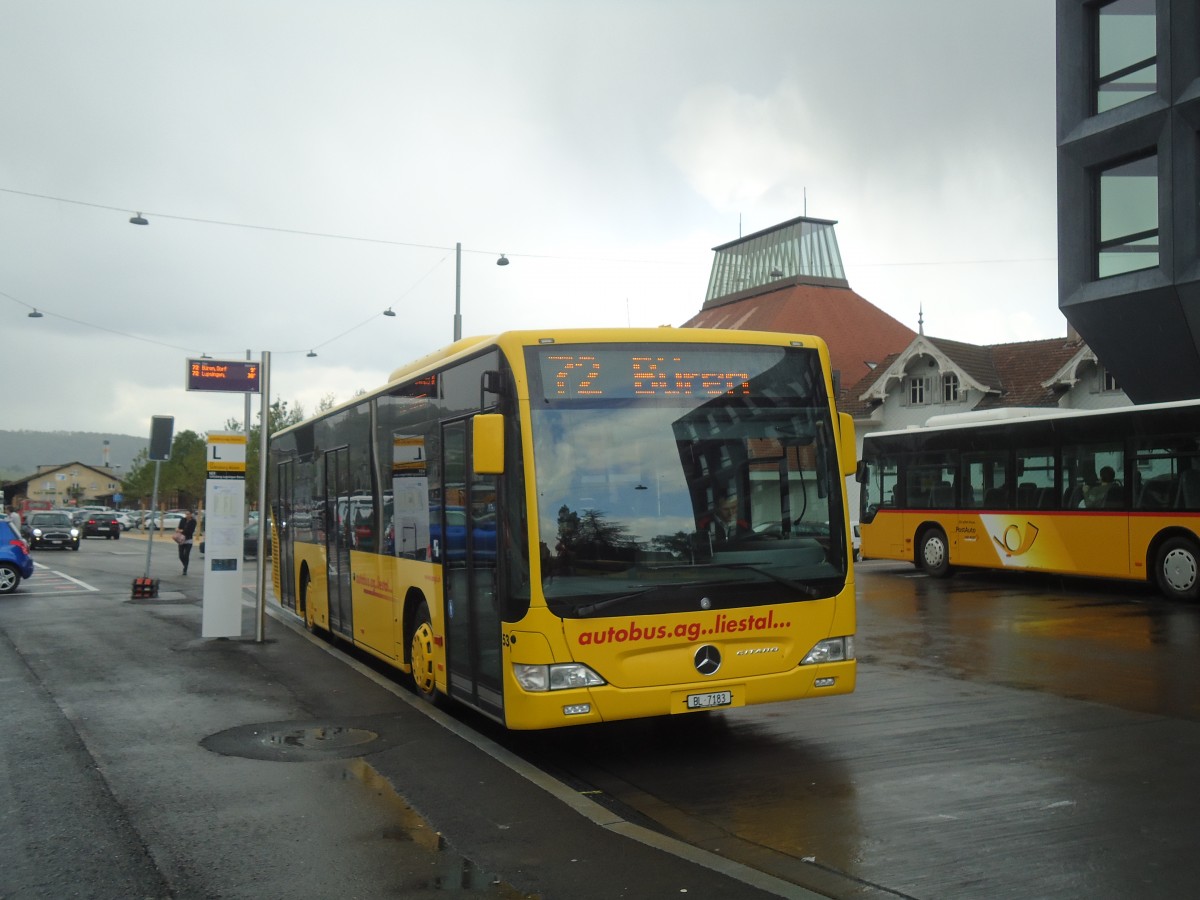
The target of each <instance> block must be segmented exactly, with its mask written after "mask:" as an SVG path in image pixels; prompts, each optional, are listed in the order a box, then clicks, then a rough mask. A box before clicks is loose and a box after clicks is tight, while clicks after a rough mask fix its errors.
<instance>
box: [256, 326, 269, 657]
mask: <svg viewBox="0 0 1200 900" xmlns="http://www.w3.org/2000/svg"><path fill="white" fill-rule="evenodd" d="M259 377H260V378H261V379H262V380H261V382H260V383H259V391H260V392H261V393H260V394H259V398H258V404H259V423H258V583H257V584H256V585H255V594H256V599H255V612H256V614H257V615H256V620H257V625H256V627H255V631H254V640H255V642H256V643H259V644H261V643H262V642H263V641H264V640H265V639H266V619H267V571H266V569H267V567H266V554H265V553H264V550H265V549H266V546H265V545H266V541H265V540H264V538H265V537H269V536H270V534H269V532H267V531H266V521H267V440H268V439H269V438H270V431H271V352H270V351H269V350H264V351H263V352H262V362H261V363H260V364H259Z"/></svg>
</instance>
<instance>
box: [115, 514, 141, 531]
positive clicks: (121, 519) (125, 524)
mask: <svg viewBox="0 0 1200 900" xmlns="http://www.w3.org/2000/svg"><path fill="white" fill-rule="evenodd" d="M116 516H117V523H118V524H119V525H120V526H121V530H122V531H128V530H129V529H130V528H136V527H137V522H136V521H135V520H134V518H133V516H131V515H130V514H129V513H127V512H117V513H116Z"/></svg>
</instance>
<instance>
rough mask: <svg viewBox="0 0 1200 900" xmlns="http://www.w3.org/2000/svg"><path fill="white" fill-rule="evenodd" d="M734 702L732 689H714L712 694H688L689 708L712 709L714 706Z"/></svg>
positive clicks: (727, 704)
mask: <svg viewBox="0 0 1200 900" xmlns="http://www.w3.org/2000/svg"><path fill="white" fill-rule="evenodd" d="M731 703H733V692H732V691H714V692H713V693H711V694H688V695H687V708H688V709H710V708H711V707H714V706H729V705H730V704H731Z"/></svg>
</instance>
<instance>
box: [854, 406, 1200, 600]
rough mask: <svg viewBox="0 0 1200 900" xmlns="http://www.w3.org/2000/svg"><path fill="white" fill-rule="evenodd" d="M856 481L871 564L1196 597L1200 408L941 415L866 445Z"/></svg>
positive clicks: (1199, 576)
mask: <svg viewBox="0 0 1200 900" xmlns="http://www.w3.org/2000/svg"><path fill="white" fill-rule="evenodd" d="M1005 413H1007V414H1008V415H1007V417H1003V414H1005ZM857 480H858V481H859V483H860V491H859V503H860V508H859V517H860V521H861V530H862V555H863V557H865V558H874V559H897V560H905V561H908V562H912V563H914V564H915V565H916V566H918V567H919V568H921V569H923V570H924V571H925V572H927V573H928V574H930V575H932V576H935V577H940V576H944V575H946V574H948V573H949V571H950V569H951V567H952V566H968V567H976V568H990V569H1025V570H1029V571H1036V572H1054V573H1059V574H1063V575H1083V576H1094V577H1102V578H1123V579H1132V580H1137V581H1150V582H1152V583H1155V584H1157V585H1158V588H1159V589H1160V590H1161V591H1162V593H1163V594H1165V595H1166V596H1167V597H1171V598H1174V599H1179V600H1195V599H1196V598H1197V595H1198V594H1200V537H1198V535H1200V400H1190V401H1180V402H1173V403H1157V404H1148V405H1145V406H1134V407H1123V408H1119V409H1107V410H1100V411H1091V412H1075V411H1070V412H1061V411H1051V410H1023V411H1012V410H998V411H996V413H994V414H993V416H992V418H991V420H987V419H986V418H980V417H978V416H975V414H973V413H965V414H962V415H960V416H936V417H934V418H933V419H931V420H930V422H929V424H928V425H927V426H926V427H924V428H915V429H910V430H907V431H893V432H883V433H875V434H868V435H866V436H864V438H863V447H862V460H861V461H860V463H859V471H858V477H857Z"/></svg>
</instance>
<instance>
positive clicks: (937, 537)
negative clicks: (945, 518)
mask: <svg viewBox="0 0 1200 900" xmlns="http://www.w3.org/2000/svg"><path fill="white" fill-rule="evenodd" d="M917 565H919V566H920V567H921V570H922V571H923V572H924V573H925V574H926V575H928V576H929V577H931V578H945V577H946V576H947V575H949V574H950V544H949V542H948V541H947V540H946V532H944V531H942V529H941V528H939V527H938V526H936V525H933V526H931V527H929V528H926V529H925V530H924V531H922V532H921V536H920V537H919V538H917Z"/></svg>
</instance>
